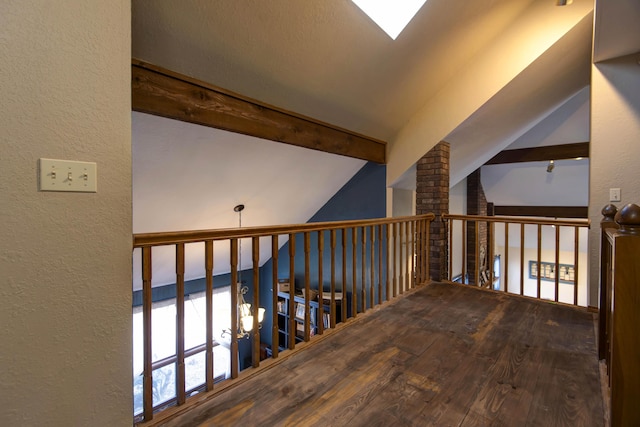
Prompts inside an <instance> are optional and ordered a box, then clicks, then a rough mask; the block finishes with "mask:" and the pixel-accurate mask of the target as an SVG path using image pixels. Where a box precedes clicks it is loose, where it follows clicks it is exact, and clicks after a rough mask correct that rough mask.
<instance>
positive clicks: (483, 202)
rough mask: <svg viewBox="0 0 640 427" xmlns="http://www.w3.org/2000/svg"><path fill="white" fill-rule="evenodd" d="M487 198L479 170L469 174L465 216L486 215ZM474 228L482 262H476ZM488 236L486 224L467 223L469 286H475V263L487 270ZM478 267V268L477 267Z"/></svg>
mask: <svg viewBox="0 0 640 427" xmlns="http://www.w3.org/2000/svg"><path fill="white" fill-rule="evenodd" d="M488 214H489V212H488V204H487V198H486V196H485V194H484V189H483V188H482V181H481V176H480V169H478V170H476V171H475V172H473V173H471V174H470V175H469V176H468V177H467V215H481V216H486V215H488ZM476 227H478V240H479V242H477V243H478V244H479V246H478V254H479V255H480V257H482V255H481V249H480V248H484V260H483V259H482V258H480V259H479V260H476ZM488 234H489V227H487V223H486V222H480V223H475V222H468V223H467V274H468V275H469V281H468V283H469V284H475V282H476V278H475V269H476V263H477V262H478V263H482V261H484V265H485V268H488V265H487V263H486V261H487V258H488V254H489V246H488V241H489V239H488ZM478 267H479V266H478Z"/></svg>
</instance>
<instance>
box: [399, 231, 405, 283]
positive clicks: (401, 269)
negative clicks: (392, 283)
mask: <svg viewBox="0 0 640 427" xmlns="http://www.w3.org/2000/svg"><path fill="white" fill-rule="evenodd" d="M404 229H405V223H404V222H400V223H398V271H399V273H400V276H399V277H398V295H402V294H403V293H404V270H405V266H404V264H406V263H405V262H403V257H402V254H403V252H404V251H403V249H404V241H403V237H404Z"/></svg>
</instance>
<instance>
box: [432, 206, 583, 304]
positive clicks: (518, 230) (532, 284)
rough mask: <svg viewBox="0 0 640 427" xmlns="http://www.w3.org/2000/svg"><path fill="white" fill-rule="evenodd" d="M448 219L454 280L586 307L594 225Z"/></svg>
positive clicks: (488, 218)
mask: <svg viewBox="0 0 640 427" xmlns="http://www.w3.org/2000/svg"><path fill="white" fill-rule="evenodd" d="M442 218H443V220H444V221H446V222H448V243H449V248H448V260H449V280H451V281H455V282H460V283H464V284H473V285H477V286H482V287H487V288H492V289H494V290H500V291H504V292H508V293H514V294H519V295H523V296H529V297H533V298H537V299H547V300H552V301H555V302H562V303H567V304H571V305H581V306H586V294H587V289H586V276H587V274H586V271H587V268H586V267H587V265H586V261H587V250H586V241H587V239H586V237H587V229H588V227H589V221H588V220H546V219H531V218H519V217H499V216H475V215H449V214H445V215H443V217H442ZM514 234H515V235H514ZM581 234H583V237H582V238H581V237H580V235H581ZM543 240H544V241H543ZM549 240H551V242H549ZM454 261H455V262H456V263H454ZM457 261H461V262H460V263H457ZM527 261H528V263H527ZM514 273H515V274H514ZM571 287H572V289H571Z"/></svg>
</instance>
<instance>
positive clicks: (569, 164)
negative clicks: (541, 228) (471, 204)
mask: <svg viewBox="0 0 640 427" xmlns="http://www.w3.org/2000/svg"><path fill="white" fill-rule="evenodd" d="M547 166H548V162H524V163H510V164H503V165H487V166H483V167H482V187H483V188H484V192H485V194H486V196H487V200H488V201H489V202H491V203H494V204H495V205H496V206H587V205H588V204H589V160H587V159H583V160H556V161H555V166H554V169H553V172H552V173H547Z"/></svg>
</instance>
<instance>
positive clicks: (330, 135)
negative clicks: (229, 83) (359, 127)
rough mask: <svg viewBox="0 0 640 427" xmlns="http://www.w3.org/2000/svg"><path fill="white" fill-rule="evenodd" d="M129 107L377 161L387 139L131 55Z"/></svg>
mask: <svg viewBox="0 0 640 427" xmlns="http://www.w3.org/2000/svg"><path fill="white" fill-rule="evenodd" d="M131 92H132V109H133V110H134V111H138V112H142V113H149V114H154V115H157V116H162V117H167V118H170V119H175V120H181V121H183V122H188V123H195V124H199V125H203V126H209V127H213V128H217V129H223V130H227V131H231V132H237V133H241V134H245V135H250V136H255V137H258V138H264V139H269V140H272V141H279V142H284V143H287V144H292V145H297V146H300V147H305V148H311V149H314V150H319V151H324V152H327V153H333V154H340V155H343V156H348V157H354V158H358V159H362V160H368V161H373V162H376V163H386V142H384V141H380V140H377V139H374V138H370V137H367V136H364V135H360V134H357V133H354V132H351V131H349V130H346V129H342V128H339V127H336V126H333V125H330V124H327V123H323V122H320V121H318V120H315V119H312V118H309V117H305V116H301V115H298V114H295V113H292V112H289V111H285V110H282V109H280V108H277V107H273V106H271V105H268V104H265V103H262V102H259V101H256V100H253V99H250V98H247V97H244V96H242V95H238V94H235V93H233V92H230V91H227V90H225V89H221V88H218V87H216V86H213V85H210V84H208V83H205V82H202V81H199V80H196V79H193V78H190V77H187V76H184V75H181V74H178V73H174V72H172V71H169V70H165V69H163V68H161V67H157V66H155V65H151V64H148V63H145V62H143V61H138V60H133V61H132V67H131Z"/></svg>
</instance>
